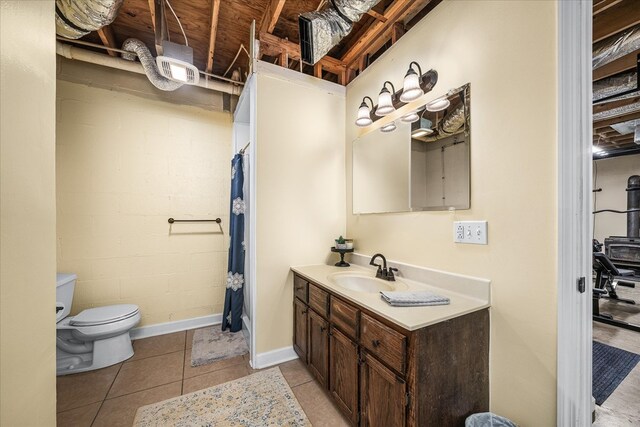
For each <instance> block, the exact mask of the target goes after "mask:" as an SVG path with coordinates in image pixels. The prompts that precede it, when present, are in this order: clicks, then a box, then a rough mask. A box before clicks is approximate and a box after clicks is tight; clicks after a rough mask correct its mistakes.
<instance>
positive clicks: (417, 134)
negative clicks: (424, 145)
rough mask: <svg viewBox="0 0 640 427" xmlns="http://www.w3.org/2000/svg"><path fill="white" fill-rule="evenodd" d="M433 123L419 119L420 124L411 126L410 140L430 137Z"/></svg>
mask: <svg viewBox="0 0 640 427" xmlns="http://www.w3.org/2000/svg"><path fill="white" fill-rule="evenodd" d="M431 126H433V123H431V120H429V119H425V118H424V117H423V118H421V119H420V123H417V124H415V125H412V126H411V137H412V138H421V137H423V136H427V135H431V134H432V133H433V132H434V131H433V129H431Z"/></svg>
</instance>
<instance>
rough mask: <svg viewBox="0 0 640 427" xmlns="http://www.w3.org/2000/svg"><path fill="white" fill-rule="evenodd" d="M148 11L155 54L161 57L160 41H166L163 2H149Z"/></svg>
mask: <svg viewBox="0 0 640 427" xmlns="http://www.w3.org/2000/svg"><path fill="white" fill-rule="evenodd" d="M149 10H150V11H151V20H152V22H153V31H154V33H155V45H156V53H157V54H158V55H162V41H163V40H167V25H166V21H165V19H164V0H149Z"/></svg>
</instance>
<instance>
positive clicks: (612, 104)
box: [593, 96, 640, 114]
mask: <svg viewBox="0 0 640 427" xmlns="http://www.w3.org/2000/svg"><path fill="white" fill-rule="evenodd" d="M637 102H640V96H634V97H631V98H625V99H617V100H614V101H609V102H603V103H602V104H596V105H594V106H593V114H597V113H602V112H603V111H609V110H613V109H614V108H619V107H625V106H627V105H631V104H635V103H637Z"/></svg>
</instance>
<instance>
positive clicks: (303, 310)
mask: <svg viewBox="0 0 640 427" xmlns="http://www.w3.org/2000/svg"><path fill="white" fill-rule="evenodd" d="M308 311H309V309H308V308H307V305H306V304H305V303H303V302H302V301H300V300H299V299H298V298H294V299H293V349H294V350H295V352H296V353H298V356H299V357H300V360H302V361H303V362H305V363H307V334H308V332H309V331H308V330H307V319H308V317H309V314H308Z"/></svg>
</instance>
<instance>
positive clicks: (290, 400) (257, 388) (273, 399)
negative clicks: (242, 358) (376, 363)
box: [133, 368, 311, 427]
mask: <svg viewBox="0 0 640 427" xmlns="http://www.w3.org/2000/svg"><path fill="white" fill-rule="evenodd" d="M133 425H134V427H151V426H162V427H165V426H311V423H310V422H309V420H308V419H307V416H306V415H305V413H304V411H303V410H302V408H301V407H300V404H299V403H298V401H297V400H296V398H295V396H294V394H293V392H292V391H291V388H290V387H289V384H287V381H286V380H285V379H284V377H283V376H282V373H281V372H280V368H272V369H268V370H266V371H262V372H258V373H256V374H253V375H249V376H247V377H243V378H240V379H237V380H234V381H229V382H228V383H224V384H220V385H217V386H215V387H211V388H207V389H204V390H199V391H196V392H193V393H189V394H185V395H184V396H179V397H174V398H173V399H169V400H165V401H163V402H159V403H154V404H152V405H147V406H143V407H141V408H139V409H138V412H136V418H135V420H134V422H133Z"/></svg>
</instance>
